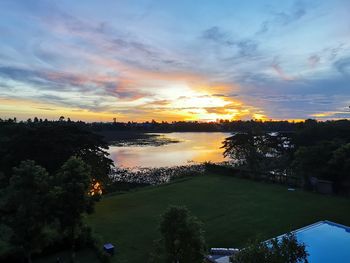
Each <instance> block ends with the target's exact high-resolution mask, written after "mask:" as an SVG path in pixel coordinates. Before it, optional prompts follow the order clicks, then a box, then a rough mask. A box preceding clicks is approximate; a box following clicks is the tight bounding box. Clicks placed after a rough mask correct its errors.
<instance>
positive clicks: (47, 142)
mask: <svg viewBox="0 0 350 263" xmlns="http://www.w3.org/2000/svg"><path fill="white" fill-rule="evenodd" d="M107 149H108V144H107V143H106V142H104V141H103V140H102V137H101V136H99V135H97V134H94V133H92V132H90V131H89V130H87V129H85V128H83V127H80V126H79V125H78V124H76V123H67V122H62V123H61V122H47V123H45V122H44V123H38V124H37V125H32V126H30V125H28V124H13V125H3V126H0V171H2V172H3V173H4V175H5V176H6V177H7V179H9V177H10V176H11V172H12V167H14V166H17V165H18V164H19V163H20V162H21V161H22V160H27V159H30V160H34V161H35V162H36V163H37V164H39V165H41V166H42V167H44V168H45V169H46V170H47V171H48V172H49V173H50V174H53V173H55V172H56V171H57V170H58V169H59V168H60V167H61V166H62V165H63V163H64V162H65V161H67V160H68V159H69V158H70V157H71V156H73V155H75V156H78V157H80V158H82V159H83V161H84V162H85V163H87V164H89V165H90V167H91V170H92V175H93V177H94V179H96V180H97V181H98V182H100V183H101V184H102V187H103V188H106V187H107V186H108V184H109V183H110V178H109V173H110V171H111V168H112V167H113V161H112V160H111V159H109V158H108V152H107V151H106V150H107ZM0 188H1V186H0Z"/></svg>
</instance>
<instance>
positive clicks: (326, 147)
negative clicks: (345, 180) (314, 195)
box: [292, 140, 341, 188]
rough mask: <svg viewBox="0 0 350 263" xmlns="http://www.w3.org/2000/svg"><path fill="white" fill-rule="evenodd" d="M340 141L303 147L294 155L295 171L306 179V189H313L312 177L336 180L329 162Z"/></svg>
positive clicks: (322, 142) (293, 164) (323, 142)
mask: <svg viewBox="0 0 350 263" xmlns="http://www.w3.org/2000/svg"><path fill="white" fill-rule="evenodd" d="M340 143H341V142H340V141H337V140H334V141H321V142H318V143H316V144H315V145H312V146H307V147H305V146H301V147H299V148H298V150H297V151H296V152H295V154H294V161H293V163H292V167H293V170H294V171H295V173H296V174H297V175H299V176H300V177H302V178H303V179H304V183H305V187H306V188H311V182H310V178H311V177H317V178H320V179H327V180H332V181H333V180H334V178H333V174H332V173H331V171H330V166H329V161H330V159H331V158H332V155H333V152H334V151H335V150H336V149H337V148H338V147H339V146H340Z"/></svg>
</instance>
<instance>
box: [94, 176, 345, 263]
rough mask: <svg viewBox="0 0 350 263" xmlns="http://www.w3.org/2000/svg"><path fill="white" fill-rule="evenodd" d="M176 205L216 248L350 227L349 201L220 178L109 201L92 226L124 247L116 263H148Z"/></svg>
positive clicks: (98, 209)
mask: <svg viewBox="0 0 350 263" xmlns="http://www.w3.org/2000/svg"><path fill="white" fill-rule="evenodd" d="M170 204H175V205H186V206H187V207H188V208H189V209H190V210H191V211H192V213H193V214H194V215H196V216H198V217H199V218H200V219H201V220H202V221H203V223H204V225H205V231H206V238H207V243H208V245H209V246H215V247H240V246H243V245H244V244H245V243H246V242H247V241H248V240H249V239H251V238H254V237H256V236H257V235H260V238H262V239H266V238H270V237H274V236H276V235H279V234H282V233H285V232H286V231H289V230H293V229H296V228H299V227H302V226H305V225H307V224H311V223H313V222H315V221H318V220H323V219H328V220H334V221H336V222H339V223H343V224H346V225H350V213H349V207H350V201H349V200H346V199H342V198H337V197H330V196H322V195H318V194H313V193H307V192H303V191H296V192H289V191H287V190H286V187H283V186H278V185H270V184H263V183H257V182H252V181H248V180H243V179H237V178H233V177H228V176H217V175H207V176H204V177H198V178H189V179H186V180H184V181H179V182H175V183H172V184H169V185H163V186H159V187H149V188H145V189H142V190H138V191H135V192H132V193H128V194H123V195H116V196H109V197H105V198H104V199H103V200H102V201H101V202H100V203H98V204H97V207H96V212H95V214H94V215H92V216H90V217H89V218H88V221H89V223H90V224H91V226H93V228H94V229H95V231H96V232H97V233H98V234H99V235H101V237H102V238H103V240H104V241H106V242H112V243H114V244H115V245H117V246H118V250H119V252H118V253H117V256H115V257H114V258H113V260H114V262H117V261H118V262H130V263H133V262H135V263H136V262H145V261H146V260H145V258H147V255H148V253H149V251H150V250H151V249H152V242H153V240H155V239H156V238H158V237H159V236H158V230H157V227H158V224H159V216H160V214H161V213H162V212H163V211H164V210H165V209H166V207H167V206H168V205H170Z"/></svg>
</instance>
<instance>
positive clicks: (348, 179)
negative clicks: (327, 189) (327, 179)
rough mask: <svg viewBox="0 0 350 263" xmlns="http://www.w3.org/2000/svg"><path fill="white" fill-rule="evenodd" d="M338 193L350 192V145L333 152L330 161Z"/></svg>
mask: <svg viewBox="0 0 350 263" xmlns="http://www.w3.org/2000/svg"><path fill="white" fill-rule="evenodd" d="M329 165H330V167H331V171H332V172H331V173H332V174H333V176H334V183H335V190H336V191H337V192H342V193H349V192H350V143H348V144H344V145H342V146H341V147H339V148H338V149H337V150H335V151H334V152H333V156H332V158H331V160H330V161H329Z"/></svg>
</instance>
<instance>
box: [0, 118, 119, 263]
mask: <svg viewBox="0 0 350 263" xmlns="http://www.w3.org/2000/svg"><path fill="white" fill-rule="evenodd" d="M107 147H108V145H107V143H106V142H105V141H103V139H102V138H101V137H100V136H98V135H96V134H95V133H92V132H91V131H90V130H89V129H86V128H84V127H83V126H81V125H79V124H76V123H72V122H63V121H59V122H53V123H50V122H41V123H40V122H37V123H35V124H34V123H16V122H10V123H9V122H2V123H0V261H2V262H16V261H18V262H23V261H22V259H24V258H25V259H26V261H27V262H31V259H32V255H39V254H40V253H46V252H47V251H51V252H53V251H57V250H62V249H68V248H70V249H71V254H72V261H74V258H75V256H74V255H75V251H76V249H78V248H81V247H82V246H85V245H86V246H87V245H89V246H94V244H95V240H94V237H93V236H92V234H91V230H90V228H89V227H88V226H87V225H85V224H84V222H83V216H84V214H88V213H92V212H93V207H94V203H95V201H98V199H99V195H98V194H97V193H101V191H108V187H109V185H110V178H109V173H110V171H111V169H112V167H113V162H112V161H111V160H110V159H109V158H108V153H107V152H106V149H107ZM100 186H102V189H101V187H100Z"/></svg>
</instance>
